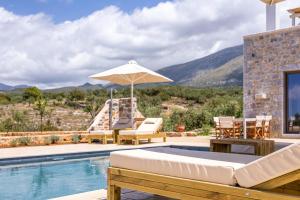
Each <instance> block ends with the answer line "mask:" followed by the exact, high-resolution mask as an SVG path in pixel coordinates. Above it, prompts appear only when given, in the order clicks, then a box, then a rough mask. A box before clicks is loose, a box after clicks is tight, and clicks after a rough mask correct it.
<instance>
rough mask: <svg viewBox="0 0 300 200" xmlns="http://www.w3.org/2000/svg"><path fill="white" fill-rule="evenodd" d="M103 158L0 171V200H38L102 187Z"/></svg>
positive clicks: (103, 176)
mask: <svg viewBox="0 0 300 200" xmlns="http://www.w3.org/2000/svg"><path fill="white" fill-rule="evenodd" d="M108 165H109V161H108V158H107V157H102V158H88V159H81V160H69V161H56V162H52V163H38V164H31V165H19V166H5V167H0V200H19V199H20V200H39V199H49V198H54V197H60V196H64V195H70V194H76V193H80V192H87V191H91V190H97V189H100V188H105V187H106V169H107V167H108Z"/></svg>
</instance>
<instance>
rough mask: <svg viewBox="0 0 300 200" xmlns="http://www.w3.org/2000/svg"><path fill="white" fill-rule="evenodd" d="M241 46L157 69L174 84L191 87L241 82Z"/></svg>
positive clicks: (238, 83) (227, 84)
mask: <svg viewBox="0 0 300 200" xmlns="http://www.w3.org/2000/svg"><path fill="white" fill-rule="evenodd" d="M243 62H244V61H243V46H242V45H239V46H234V47H230V48H226V49H223V50H221V51H218V52H216V53H213V54H211V55H208V56H205V57H203V58H200V59H196V60H193V61H190V62H187V63H183V64H178V65H173V66H170V67H165V68H162V69H160V70H158V73H160V74H163V75H165V76H167V77H169V78H171V79H172V80H174V83H175V84H179V85H186V86H193V87H211V86H229V85H230V86H232V85H234V86H235V85H238V86H241V85H242V84H243Z"/></svg>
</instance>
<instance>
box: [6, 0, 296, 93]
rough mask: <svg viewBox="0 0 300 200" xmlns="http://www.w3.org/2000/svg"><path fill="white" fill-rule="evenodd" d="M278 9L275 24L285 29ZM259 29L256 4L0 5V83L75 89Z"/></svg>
mask: <svg viewBox="0 0 300 200" xmlns="http://www.w3.org/2000/svg"><path fill="white" fill-rule="evenodd" d="M297 6H300V1H298V0H297V1H296V0H287V1H286V2H283V3H280V4H278V7H277V11H278V24H279V26H280V27H281V28H283V27H287V26H290V23H291V22H290V19H289V17H288V14H287V12H286V10H287V9H288V8H293V7H297ZM264 29H265V6H264V4H262V3H261V2H260V1H259V0H231V1H229V0H173V1H166V0H165V1H163V0H151V1H150V0H0V82H1V83H5V84H11V85H16V84H30V85H37V86H39V87H43V88H52V87H58V86H59V87H60V86H67V85H79V84H82V83H85V82H87V81H90V82H92V83H95V82H93V81H91V80H89V79H88V78H87V77H88V76H89V75H91V74H94V73H97V72H101V71H103V70H106V69H109V68H111V67H114V66H117V65H120V64H124V63H126V62H127V61H128V60H131V59H135V60H137V61H138V62H139V63H140V64H142V65H144V66H146V67H148V68H150V69H153V70H155V69H159V68H161V67H165V66H169V65H173V64H178V63H182V62H187V61H190V60H193V59H196V58H200V57H202V56H205V55H208V54H210V53H213V52H216V51H218V50H220V49H223V48H226V47H230V46H233V45H238V44H242V36H243V35H247V34H251V33H256V32H262V31H264Z"/></svg>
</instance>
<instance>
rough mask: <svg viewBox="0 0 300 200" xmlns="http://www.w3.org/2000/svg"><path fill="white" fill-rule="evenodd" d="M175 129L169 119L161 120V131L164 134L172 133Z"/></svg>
mask: <svg viewBox="0 0 300 200" xmlns="http://www.w3.org/2000/svg"><path fill="white" fill-rule="evenodd" d="M174 129H175V127H174V124H173V123H172V121H171V119H170V118H169V117H164V118H163V131H165V132H171V131H174Z"/></svg>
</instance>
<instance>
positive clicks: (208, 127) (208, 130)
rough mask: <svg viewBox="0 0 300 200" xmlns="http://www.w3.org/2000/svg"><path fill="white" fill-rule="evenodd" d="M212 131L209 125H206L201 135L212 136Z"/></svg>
mask: <svg viewBox="0 0 300 200" xmlns="http://www.w3.org/2000/svg"><path fill="white" fill-rule="evenodd" d="M210 131H211V126H210V125H208V124H204V125H203V126H202V131H201V135H210V133H211V132H210Z"/></svg>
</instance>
